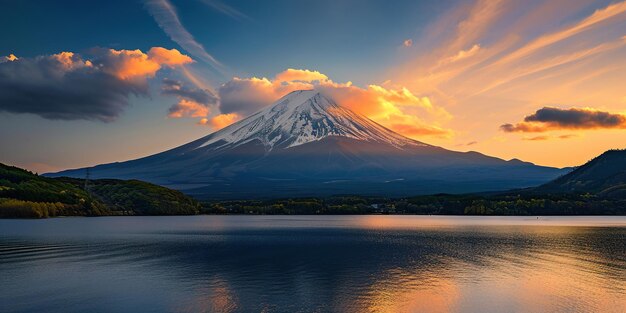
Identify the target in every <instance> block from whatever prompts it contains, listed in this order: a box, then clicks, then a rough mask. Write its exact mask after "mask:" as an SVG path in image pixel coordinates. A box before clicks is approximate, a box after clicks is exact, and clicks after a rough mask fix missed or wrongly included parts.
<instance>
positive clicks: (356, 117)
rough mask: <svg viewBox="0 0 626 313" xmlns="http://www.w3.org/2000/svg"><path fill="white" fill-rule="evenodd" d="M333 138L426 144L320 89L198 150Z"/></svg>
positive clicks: (291, 98)
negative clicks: (370, 117)
mask: <svg viewBox="0 0 626 313" xmlns="http://www.w3.org/2000/svg"><path fill="white" fill-rule="evenodd" d="M329 136H342V137H348V138H353V139H357V140H364V141H375V142H381V143H387V144H390V145H393V146H395V147H397V148H402V147H403V146H406V145H425V144H423V143H421V142H418V141H415V140H413V139H410V138H407V137H404V136H402V135H400V134H397V133H395V132H393V131H391V130H389V129H387V128H385V127H383V126H381V125H379V124H378V123H376V122H374V121H372V120H370V119H369V118H367V117H365V116H362V115H360V114H357V113H355V112H353V111H351V110H349V109H347V108H344V107H342V106H340V105H339V104H337V103H336V102H335V101H334V100H333V99H331V98H329V97H328V96H326V95H324V94H322V93H320V92H318V91H316V90H298V91H293V92H291V93H289V94H287V95H286V96H284V97H282V98H281V99H279V100H278V101H276V102H275V103H274V104H272V105H270V106H268V107H267V108H264V109H262V110H260V111H258V112H257V113H255V114H252V115H251V116H249V117H248V118H246V119H243V120H241V121H239V122H236V123H234V124H232V125H229V126H227V127H225V128H223V129H221V130H219V131H217V132H215V133H213V134H211V135H208V136H206V137H204V138H202V139H200V140H199V141H205V142H204V143H202V144H201V145H200V146H198V148H201V147H207V146H209V145H211V146H214V147H215V149H218V148H226V147H234V146H238V145H242V144H245V143H248V142H251V141H254V140H258V141H260V142H262V143H263V145H265V147H266V149H267V150H272V149H273V148H289V147H294V146H298V145H302V144H305V143H308V142H312V141H317V140H320V139H322V138H325V137H329Z"/></svg>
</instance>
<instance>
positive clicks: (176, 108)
mask: <svg viewBox="0 0 626 313" xmlns="http://www.w3.org/2000/svg"><path fill="white" fill-rule="evenodd" d="M209 113H210V112H209V108H208V107H207V106H205V105H203V104H200V103H198V102H195V101H193V100H188V99H180V100H179V101H178V103H177V104H175V105H173V106H172V107H171V108H170V112H169V114H168V115H167V116H168V117H172V118H180V117H205V116H207V115H209Z"/></svg>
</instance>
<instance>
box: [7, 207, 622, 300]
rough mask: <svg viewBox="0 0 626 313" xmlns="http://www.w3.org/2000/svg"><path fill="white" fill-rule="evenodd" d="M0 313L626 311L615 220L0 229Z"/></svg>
mask: <svg viewBox="0 0 626 313" xmlns="http://www.w3.org/2000/svg"><path fill="white" fill-rule="evenodd" d="M0 236H1V237H0V312H448V311H450V312H626V217H541V218H539V219H538V220H537V219H536V217H530V218H529V217H505V218H503V217H430V216H188V217H103V218H57V219H48V220H0Z"/></svg>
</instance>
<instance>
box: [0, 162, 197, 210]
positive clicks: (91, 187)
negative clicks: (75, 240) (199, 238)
mask: <svg viewBox="0 0 626 313" xmlns="http://www.w3.org/2000/svg"><path fill="white" fill-rule="evenodd" d="M84 186H85V180H84V179H77V178H67V177H61V178H48V177H43V176H39V175H37V174H34V173H31V172H29V171H26V170H24V169H21V168H18V167H14V166H8V165H4V164H2V163H0V218H1V217H13V218H44V217H54V216H101V215H176V214H197V213H198V212H199V208H200V206H199V204H198V203H197V202H196V201H195V200H193V199H192V198H190V197H187V196H185V195H184V194H182V193H180V192H178V191H175V190H171V189H168V188H165V187H161V186H157V185H153V184H150V183H146V182H141V181H137V180H129V181H125V180H115V179H104V180H90V181H89V182H88V184H87V188H86V189H85V187H84Z"/></svg>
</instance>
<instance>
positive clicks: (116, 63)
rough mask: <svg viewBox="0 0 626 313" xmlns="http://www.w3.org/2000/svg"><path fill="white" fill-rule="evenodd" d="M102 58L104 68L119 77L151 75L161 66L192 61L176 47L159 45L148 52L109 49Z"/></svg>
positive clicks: (128, 77) (129, 77)
mask: <svg viewBox="0 0 626 313" xmlns="http://www.w3.org/2000/svg"><path fill="white" fill-rule="evenodd" d="M104 58H105V60H104V61H105V62H106V69H107V70H108V71H109V72H110V73H112V74H114V75H116V76H117V77H119V78H120V79H133V78H145V77H153V76H154V75H155V74H156V72H157V71H158V70H160V69H161V67H162V66H168V67H175V66H179V65H183V64H187V63H191V62H193V60H192V59H191V58H190V57H188V56H186V55H183V54H181V53H180V52H179V51H178V50H176V49H171V50H168V49H165V48H161V47H153V48H152V49H150V50H149V51H148V54H146V53H143V52H142V51H141V50H139V49H137V50H115V49H109V50H108V54H106V55H105V57H104Z"/></svg>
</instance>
